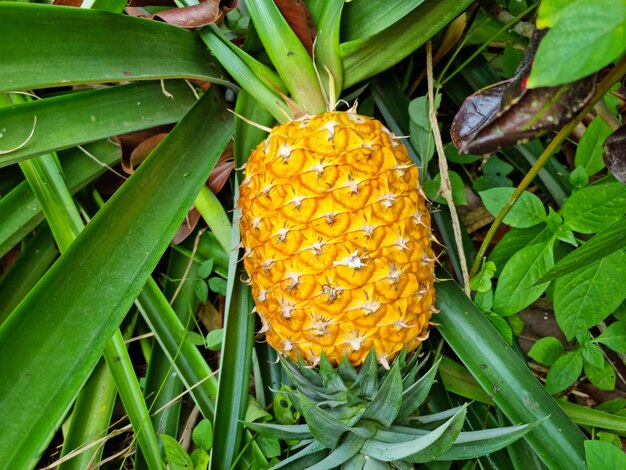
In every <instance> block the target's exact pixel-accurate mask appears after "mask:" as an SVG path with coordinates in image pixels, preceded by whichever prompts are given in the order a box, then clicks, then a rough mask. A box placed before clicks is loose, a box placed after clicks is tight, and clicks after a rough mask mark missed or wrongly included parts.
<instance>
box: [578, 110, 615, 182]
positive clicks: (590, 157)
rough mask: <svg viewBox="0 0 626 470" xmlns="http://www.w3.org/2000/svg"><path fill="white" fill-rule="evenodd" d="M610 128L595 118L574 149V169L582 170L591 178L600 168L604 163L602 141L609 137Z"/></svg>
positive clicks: (600, 119) (601, 120)
mask: <svg viewBox="0 0 626 470" xmlns="http://www.w3.org/2000/svg"><path fill="white" fill-rule="evenodd" d="M611 133H612V131H611V128H610V127H609V126H608V124H607V123H606V122H604V119H602V118H601V117H600V116H596V117H595V118H594V120H593V121H591V124H589V127H587V130H586V131H585V133H584V134H583V136H582V138H581V139H580V142H579V143H578V147H577V148H576V160H575V163H576V167H577V168H578V167H581V168H584V169H585V171H586V173H587V175H588V176H593V175H595V174H596V173H597V172H599V171H600V170H602V168H604V161H603V160H602V153H603V152H604V141H605V140H606V138H607V137H608V136H609V135H611Z"/></svg>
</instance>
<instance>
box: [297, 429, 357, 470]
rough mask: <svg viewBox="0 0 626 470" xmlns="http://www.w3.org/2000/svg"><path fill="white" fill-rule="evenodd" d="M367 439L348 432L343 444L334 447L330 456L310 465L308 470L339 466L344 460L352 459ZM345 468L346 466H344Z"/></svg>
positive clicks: (322, 469) (323, 469) (324, 469)
mask: <svg viewBox="0 0 626 470" xmlns="http://www.w3.org/2000/svg"><path fill="white" fill-rule="evenodd" d="M365 441H366V439H365V438H363V437H361V436H357V435H356V434H348V435H347V436H346V438H345V439H344V440H343V442H342V443H341V445H339V447H337V448H336V449H334V450H333V451H332V452H331V453H330V454H329V455H328V457H326V458H325V459H324V460H321V461H320V462H318V463H317V464H315V465H313V466H311V467H308V470H326V469H328V468H337V467H339V466H340V465H341V464H343V463H344V462H347V461H348V460H350V459H351V458H352V457H353V456H354V455H355V454H357V453H358V452H359V450H361V447H363V444H364V443H365ZM342 468H344V467H342Z"/></svg>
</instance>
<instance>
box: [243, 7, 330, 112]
mask: <svg viewBox="0 0 626 470" xmlns="http://www.w3.org/2000/svg"><path fill="white" fill-rule="evenodd" d="M246 6H247V7H248V10H249V12H250V17H251V18H252V21H253V22H254V26H255V28H256V31H257V33H258V34H259V37H260V38H261V41H262V42H263V45H264V46H265V50H266V51H267V53H268V55H269V56H270V59H272V63H273V64H274V66H275V67H276V70H277V71H278V73H279V75H280V76H281V78H282V79H283V81H284V82H285V84H286V85H287V88H288V89H289V91H290V92H291V95H292V97H293V99H294V100H295V101H296V102H297V103H298V104H300V105H301V106H303V107H304V108H305V109H306V111H307V112H308V113H309V114H319V113H323V112H324V111H326V103H325V101H324V97H323V95H322V90H321V89H320V83H319V81H318V78H317V74H316V72H315V69H314V67H313V61H312V60H311V57H309V54H308V53H307V51H306V49H305V48H304V46H303V45H302V43H301V42H300V39H298V37H297V36H296V34H295V33H294V32H293V30H292V29H291V27H290V26H289V24H288V23H287V21H286V20H285V18H283V16H282V15H281V13H280V10H279V9H278V7H277V6H276V4H275V3H274V2H273V1H272V0H256V1H254V2H248V3H247V5H246Z"/></svg>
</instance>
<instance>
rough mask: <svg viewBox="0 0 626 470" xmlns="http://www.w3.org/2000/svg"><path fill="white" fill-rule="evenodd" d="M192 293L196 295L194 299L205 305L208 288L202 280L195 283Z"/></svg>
mask: <svg viewBox="0 0 626 470" xmlns="http://www.w3.org/2000/svg"><path fill="white" fill-rule="evenodd" d="M194 291H195V294H196V299H198V300H199V301H200V303H202V304H206V302H207V299H208V298H209V286H208V285H207V283H206V282H204V280H202V279H200V280H198V282H196V285H195V287H194Z"/></svg>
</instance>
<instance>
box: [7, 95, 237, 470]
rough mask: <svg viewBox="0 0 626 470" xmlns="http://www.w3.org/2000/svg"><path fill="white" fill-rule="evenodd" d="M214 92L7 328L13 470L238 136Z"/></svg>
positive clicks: (43, 432)
mask: <svg viewBox="0 0 626 470" xmlns="http://www.w3.org/2000/svg"><path fill="white" fill-rule="evenodd" d="M215 93H216V92H210V93H207V94H206V95H205V96H204V97H203V98H202V99H201V100H200V101H199V102H198V104H197V105H196V106H194V108H193V109H192V110H191V111H190V112H189V113H188V114H187V115H186V116H185V118H184V119H183V120H182V121H181V122H180V123H179V124H178V126H177V127H176V128H175V129H174V130H173V131H172V132H171V133H170V134H169V135H168V137H167V138H166V139H165V140H164V141H163V142H162V143H161V144H160V145H159V147H158V148H157V149H156V150H155V151H154V152H152V154H151V155H150V157H149V158H148V159H147V160H146V161H145V162H144V163H143V164H142V165H141V166H140V167H139V168H138V169H137V171H136V172H135V173H133V175H132V176H131V177H130V178H129V179H128V181H127V182H126V183H125V184H124V185H123V186H122V187H121V188H120V189H119V190H118V192H117V193H116V195H115V196H114V197H113V198H112V199H110V200H109V202H108V203H107V204H106V206H105V207H104V208H103V209H101V210H100V212H99V213H98V215H97V216H96V217H95V218H94V219H93V220H92V221H91V222H90V223H89V224H88V225H87V227H86V228H85V230H84V231H83V232H82V233H81V234H80V236H79V237H78V238H77V239H76V241H75V242H74V243H73V244H72V245H71V247H70V248H69V249H68V251H66V252H65V253H64V254H63V256H61V258H60V259H59V261H57V263H55V265H54V266H53V268H52V269H51V270H49V271H48V272H47V274H46V275H45V276H44V277H43V278H42V280H41V281H40V282H39V283H38V284H37V286H36V287H35V288H34V289H33V290H32V291H31V292H30V294H29V296H28V297H27V298H26V299H24V301H23V302H22V303H21V304H20V305H19V306H18V307H17V309H16V310H15V311H14V312H13V314H12V315H11V316H10V317H9V319H8V320H7V321H6V322H5V323H4V324H3V325H2V327H1V328H0V369H2V371H3V380H2V382H0V397H2V398H0V400H1V406H2V408H3V409H4V410H8V411H6V412H4V413H2V416H1V417H0V424H1V426H2V428H3V429H4V431H5V433H6V434H5V437H4V438H3V439H2V440H1V442H0V460H1V461H3V462H4V463H5V464H6V465H9V466H11V467H14V468H26V467H30V466H32V465H34V463H35V462H36V460H37V459H38V456H39V455H40V454H41V452H42V451H43V449H44V448H45V447H46V445H47V443H48V441H49V439H50V438H51V437H52V433H54V431H55V429H56V428H57V427H58V425H59V424H60V422H61V420H62V418H63V416H64V414H65V412H66V411H67V409H68V407H69V406H70V404H71V403H72V400H73V399H74V397H75V396H76V393H77V392H78V390H79V388H80V387H81V386H82V384H83V383H84V381H85V380H86V379H87V377H88V375H89V373H90V372H91V370H92V368H93V366H94V365H95V364H96V362H97V360H98V358H99V356H100V355H101V353H102V351H103V349H104V346H105V344H106V342H107V341H108V340H109V339H110V338H111V336H112V334H113V332H114V331H115V330H116V329H117V327H118V326H119V324H120V322H121V320H122V319H123V317H124V316H125V315H126V313H127V311H128V309H129V307H130V306H131V305H132V303H133V301H134V300H135V298H136V297H137V295H138V294H139V292H140V290H141V288H142V286H143V285H144V284H145V283H146V281H147V280H148V278H149V276H150V272H152V270H153V269H154V267H155V266H156V264H157V263H158V261H159V259H160V257H161V255H162V253H163V251H164V250H165V249H166V248H167V246H168V244H169V242H170V241H171V239H172V237H173V235H174V233H175V232H176V230H177V229H178V227H179V226H180V224H181V223H182V221H183V219H184V217H185V215H186V213H187V210H188V208H189V207H190V206H191V204H192V202H193V200H194V198H195V196H196V193H197V192H198V190H199V189H200V186H201V185H202V184H203V183H204V181H206V178H207V177H208V174H209V172H210V171H211V169H212V168H213V166H214V165H215V162H216V161H217V158H218V157H219V156H220V155H221V153H222V150H223V148H225V146H226V143H227V142H228V140H230V138H231V135H232V120H230V118H229V117H228V116H227V115H226V112H225V111H224V110H223V105H222V103H221V101H220V100H219V98H218V96H217V95H216V94H215ZM103 286H106V288H103ZM42 299H45V300H42ZM42 302H44V303H45V306H46V311H45V315H41V310H40V308H41V305H42ZM86 308H87V309H89V312H90V314H89V315H85V314H84V312H85V309H86ZM24 325H29V326H28V327H24ZM33 325H35V326H36V327H33ZM33 344H37V345H38V354H37V355H33V354H32V345H33ZM27 351H31V352H27ZM50 357H54V358H55V360H54V361H52V362H51V361H50ZM25 370H28V371H30V372H31V373H32V374H28V375H27V374H24V371H25ZM33 377H36V380H37V386H36V387H35V386H33V385H32V383H33V382H32V380H33ZM26 430H28V432H26Z"/></svg>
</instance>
